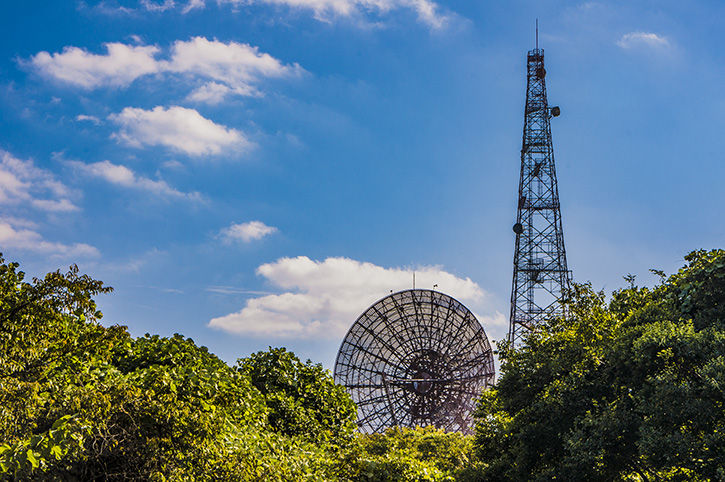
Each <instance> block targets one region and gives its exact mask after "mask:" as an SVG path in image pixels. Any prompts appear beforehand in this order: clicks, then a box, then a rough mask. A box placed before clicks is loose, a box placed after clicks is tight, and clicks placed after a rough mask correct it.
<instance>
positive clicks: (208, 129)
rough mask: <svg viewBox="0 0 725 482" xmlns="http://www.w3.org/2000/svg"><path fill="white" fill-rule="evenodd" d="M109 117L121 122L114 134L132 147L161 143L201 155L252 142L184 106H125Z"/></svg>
mask: <svg viewBox="0 0 725 482" xmlns="http://www.w3.org/2000/svg"><path fill="white" fill-rule="evenodd" d="M109 119H110V120H112V121H113V122H115V123H116V124H118V125H119V126H120V131H119V132H117V133H116V134H114V137H115V138H116V139H118V140H120V141H122V142H125V143H127V144H129V145H131V146H134V147H141V146H143V145H148V146H164V147H168V148H170V149H172V150H175V151H177V152H182V153H184V154H188V155H190V156H202V155H215V154H221V153H223V152H224V153H226V152H230V151H237V152H241V151H244V150H247V149H248V148H249V147H250V146H251V143H250V142H249V141H248V140H247V139H246V137H245V136H244V134H242V133H241V132H240V131H238V130H236V129H232V128H228V127H225V126H222V125H219V124H215V123H214V122H212V121H211V120H209V119H207V118H205V117H203V116H202V115H201V114H199V113H198V112H197V111H196V110H194V109H187V108H185V107H179V106H172V107H169V108H168V109H167V108H164V107H162V106H157V107H154V108H153V109H152V110H144V109H140V108H134V107H126V108H125V109H123V111H121V112H120V113H119V114H112V115H111V116H109Z"/></svg>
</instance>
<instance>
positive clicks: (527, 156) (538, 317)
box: [508, 32, 570, 346]
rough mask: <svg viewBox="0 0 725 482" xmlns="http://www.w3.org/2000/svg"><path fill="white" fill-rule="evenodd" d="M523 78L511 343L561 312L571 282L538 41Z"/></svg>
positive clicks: (551, 111)
mask: <svg viewBox="0 0 725 482" xmlns="http://www.w3.org/2000/svg"><path fill="white" fill-rule="evenodd" d="M537 33H538V32H537ZM526 79H527V82H526V107H525V111H524V132H523V141H522V147H521V176H520V179H519V192H518V209H517V214H516V224H514V232H515V233H516V244H515V250H514V273H513V281H512V287H511V315H510V322H509V333H508V341H509V342H510V343H511V344H512V345H513V346H515V345H516V344H517V343H518V342H520V341H521V339H522V337H524V336H525V334H526V333H527V332H529V331H531V330H533V329H534V328H535V327H536V325H538V324H539V323H541V322H542V321H544V320H547V319H549V318H551V317H555V316H562V315H563V314H564V307H563V305H562V304H561V302H560V301H561V297H562V294H563V292H564V291H565V289H567V288H568V287H569V282H570V272H569V270H568V268H567V263H566V250H565V248H564V233H563V229H562V222H561V209H560V206H559V189H558V186H557V181H556V168H555V165H554V149H553V146H552V142H551V123H550V120H551V118H552V117H556V116H558V115H559V112H560V110H559V108H558V107H551V108H550V107H549V105H548V102H547V99H546V81H545V79H546V70H545V68H544V50H543V49H539V48H538V45H537V48H535V49H534V50H530V51H529V52H528V55H527V72H526Z"/></svg>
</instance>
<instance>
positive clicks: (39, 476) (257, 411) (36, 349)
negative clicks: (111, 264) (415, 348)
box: [0, 258, 354, 481]
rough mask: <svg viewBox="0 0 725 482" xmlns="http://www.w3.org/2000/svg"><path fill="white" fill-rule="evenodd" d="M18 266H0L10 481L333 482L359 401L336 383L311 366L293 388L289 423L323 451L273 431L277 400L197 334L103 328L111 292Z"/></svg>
mask: <svg viewBox="0 0 725 482" xmlns="http://www.w3.org/2000/svg"><path fill="white" fill-rule="evenodd" d="M17 268H18V265H17V264H15V263H8V264H5V263H4V260H2V258H0V437H1V438H0V479H10V480H28V479H32V480H56V479H63V480H66V479H77V480H89V479H104V480H211V479H214V480H279V481H282V480H326V479H330V478H333V475H332V473H331V472H330V470H331V469H330V467H331V466H332V462H331V460H330V455H329V454H331V453H334V450H333V448H331V447H334V445H332V442H334V437H335V436H338V435H341V434H342V435H344V434H349V430H350V427H349V425H350V420H348V419H349V418H350V413H352V414H354V408H350V407H354V406H353V405H352V402H351V401H350V400H349V397H347V398H345V397H346V396H343V395H344V392H340V391H339V389H337V387H334V384H333V383H332V381H331V378H330V376H329V374H325V373H320V372H319V370H318V368H316V367H314V366H310V365H309V364H307V365H304V366H303V367H302V368H301V369H300V370H299V376H297V377H296V382H295V383H296V384H297V385H296V390H297V391H289V392H287V395H288V396H289V397H290V401H289V404H290V405H291V406H299V407H302V408H301V409H300V410H301V411H302V412H301V413H302V415H301V416H302V419H301V420H295V419H294V417H293V415H294V414H290V417H289V418H288V420H287V421H286V426H288V427H294V426H296V425H298V426H301V427H302V426H307V424H308V423H309V420H315V421H317V424H318V425H317V428H318V429H319V433H320V434H322V433H324V434H326V436H325V437H324V438H326V439H330V441H329V444H328V445H322V444H313V443H311V442H309V441H308V440H307V439H306V438H305V437H293V436H291V435H290V434H286V433H283V432H282V431H279V430H276V428H277V427H271V426H270V425H269V423H268V417H269V415H270V414H273V413H275V410H276V409H277V407H276V405H274V404H273V403H270V404H269V406H268V402H269V400H270V399H269V397H268V396H265V395H263V394H262V392H260V391H259V390H258V389H257V388H255V386H254V385H253V384H252V381H251V379H250V377H249V375H248V374H247V373H246V372H245V371H244V370H238V369H235V368H233V367H230V366H228V365H227V364H226V363H224V362H223V361H222V360H220V359H219V358H217V357H216V356H214V355H213V354H211V353H209V352H208V351H207V349H206V348H204V347H199V346H197V345H196V344H195V343H194V342H193V341H192V340H191V339H188V338H185V337H183V336H181V335H174V336H173V337H171V338H163V337H159V336H149V335H146V336H144V337H140V338H136V339H134V338H132V337H131V336H130V335H129V334H128V332H127V331H126V329H125V328H124V327H120V326H111V327H108V328H106V327H103V326H101V325H100V324H99V323H98V320H99V319H100V318H101V316H102V315H101V313H100V312H99V311H97V310H96V305H95V302H94V301H93V299H92V297H93V296H94V295H96V294H100V293H107V292H109V291H110V288H107V287H105V286H103V284H102V283H101V282H99V281H96V280H93V279H91V278H89V277H87V276H85V275H82V276H81V275H79V274H78V269H77V268H76V267H75V266H74V267H71V270H70V271H69V272H68V273H65V274H61V273H60V272H55V273H50V274H48V275H47V276H46V277H45V278H44V279H42V280H38V279H34V280H33V282H32V283H27V282H25V281H24V274H23V273H22V272H20V271H18V270H17ZM271 353H274V351H272V352H271ZM290 355H291V354H290ZM270 356H271V355H270ZM264 357H265V355H264V354H257V357H256V358H255V360H261V359H263V358H264ZM295 360H296V359H295ZM297 362H298V361H297ZM250 363H251V365H250V364H249V363H246V362H245V361H241V362H240V365H241V366H252V365H254V363H252V362H250ZM313 378H314V379H313ZM305 384H309V386H307V385H305ZM278 388H279V387H278ZM275 390H277V389H275ZM269 393H270V391H269V390H265V394H267V395H268V394H269ZM297 396H298V397H300V401H299V403H298V402H297V401H296V400H295V397H297ZM328 396H329V397H330V399H329V400H328V399H327V398H326V397H328ZM320 401H323V402H325V403H326V404H327V405H326V408H325V409H323V410H322V411H321V414H320V415H319V416H317V415H315V414H314V413H313V412H314V405H313V404H314V403H318V402H320ZM335 403H337V404H339V407H337V408H336V406H335ZM345 410H347V411H345ZM350 410H353V411H352V412H350ZM335 417H338V419H340V420H343V421H345V422H347V423H341V424H340V425H341V426H340V427H336V426H334V424H335V423H336V420H338V419H336V418H335ZM345 417H347V419H345ZM324 424H328V425H327V426H325V425H324Z"/></svg>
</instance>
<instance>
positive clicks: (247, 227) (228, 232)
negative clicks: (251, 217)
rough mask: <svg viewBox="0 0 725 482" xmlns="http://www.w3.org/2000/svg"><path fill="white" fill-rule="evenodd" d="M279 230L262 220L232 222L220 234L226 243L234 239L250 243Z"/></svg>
mask: <svg viewBox="0 0 725 482" xmlns="http://www.w3.org/2000/svg"><path fill="white" fill-rule="evenodd" d="M277 231H278V229H277V228H275V227H274V226H267V225H266V224H264V223H263V222H262V221H249V222H248V223H241V224H232V225H231V226H229V227H227V228H224V229H222V230H221V232H220V233H219V234H220V236H221V238H222V240H224V242H225V243H231V242H233V241H243V242H245V243H249V242H251V241H254V240H257V239H262V238H263V237H265V236H269V235H270V234H273V233H276V232H277Z"/></svg>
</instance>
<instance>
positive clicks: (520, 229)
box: [514, 223, 524, 234]
mask: <svg viewBox="0 0 725 482" xmlns="http://www.w3.org/2000/svg"><path fill="white" fill-rule="evenodd" d="M523 232H524V226H523V225H522V224H521V223H516V224H514V233H516V234H521V233H523Z"/></svg>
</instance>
